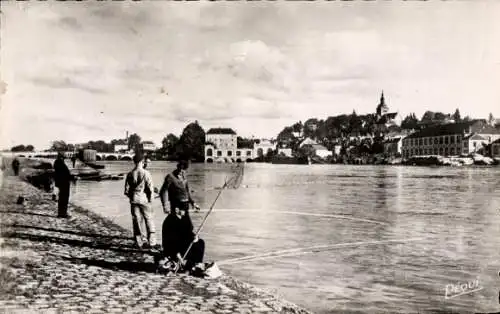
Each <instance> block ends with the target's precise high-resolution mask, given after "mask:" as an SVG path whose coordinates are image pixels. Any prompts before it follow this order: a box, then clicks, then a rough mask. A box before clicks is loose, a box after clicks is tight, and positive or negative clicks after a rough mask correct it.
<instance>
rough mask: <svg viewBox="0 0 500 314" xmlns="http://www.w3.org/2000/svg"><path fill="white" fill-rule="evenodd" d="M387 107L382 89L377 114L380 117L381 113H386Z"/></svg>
mask: <svg viewBox="0 0 500 314" xmlns="http://www.w3.org/2000/svg"><path fill="white" fill-rule="evenodd" d="M388 110H389V108H388V107H387V104H386V103H385V97H384V91H383V90H382V94H381V95H380V103H379V104H378V106H377V116H379V117H381V116H382V115H383V114H385V113H387V111H388Z"/></svg>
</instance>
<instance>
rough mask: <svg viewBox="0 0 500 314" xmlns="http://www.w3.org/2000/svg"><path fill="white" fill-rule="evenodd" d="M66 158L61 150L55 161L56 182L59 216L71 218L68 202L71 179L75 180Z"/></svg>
mask: <svg viewBox="0 0 500 314" xmlns="http://www.w3.org/2000/svg"><path fill="white" fill-rule="evenodd" d="M64 158H65V157H64V154H63V153H62V152H59V153H57V158H56V161H55V162H54V184H55V186H56V187H57V189H58V190H59V196H58V198H57V217H59V218H70V217H69V216H68V202H69V194H70V187H71V181H73V180H74V176H73V175H72V174H71V172H70V171H69V168H68V166H67V165H66V163H65V162H64Z"/></svg>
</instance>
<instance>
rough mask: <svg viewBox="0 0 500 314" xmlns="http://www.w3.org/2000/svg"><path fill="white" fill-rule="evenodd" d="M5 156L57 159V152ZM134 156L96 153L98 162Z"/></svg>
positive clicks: (65, 153) (129, 158)
mask: <svg viewBox="0 0 500 314" xmlns="http://www.w3.org/2000/svg"><path fill="white" fill-rule="evenodd" d="M2 154H3V155H5V156H17V157H26V158H49V159H55V158H56V157H57V152H5V153H2ZM73 154H75V152H72V151H71V152H64V156H65V157H66V158H71V157H72V156H73ZM133 156H134V155H133V154H129V153H101V152H97V153H96V160H98V161H99V160H109V161H111V160H127V161H128V160H132V157H133Z"/></svg>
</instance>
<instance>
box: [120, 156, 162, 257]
mask: <svg viewBox="0 0 500 314" xmlns="http://www.w3.org/2000/svg"><path fill="white" fill-rule="evenodd" d="M133 160H134V163H135V167H134V169H133V170H132V171H130V172H129V173H128V174H127V177H126V178H125V195H126V196H127V197H128V198H129V201H130V211H131V214H132V228H133V233H134V240H135V244H136V245H137V246H138V247H139V248H141V249H142V248H143V247H144V246H149V247H151V248H153V247H155V246H156V237H155V230H156V229H155V224H154V221H153V210H152V208H151V202H152V194H153V179H152V177H151V174H150V173H149V171H147V170H145V169H144V167H143V164H144V156H143V155H141V154H135V156H134V158H133ZM143 221H144V223H145V225H146V229H147V233H145V232H144V230H143V228H142V226H141V225H142V222H143Z"/></svg>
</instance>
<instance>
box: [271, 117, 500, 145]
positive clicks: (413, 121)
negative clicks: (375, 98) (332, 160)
mask: <svg viewBox="0 0 500 314" xmlns="http://www.w3.org/2000/svg"><path fill="white" fill-rule="evenodd" d="M452 120H453V121H454V122H456V123H459V122H466V121H470V120H472V119H471V118H470V117H469V116H466V117H464V118H462V117H461V114H460V111H459V109H456V110H455V112H454V113H450V114H446V113H443V112H439V111H430V110H428V111H426V112H425V113H424V114H423V115H422V117H421V118H420V119H418V118H417V116H416V115H415V113H410V114H408V115H407V116H406V117H405V118H404V119H403V120H402V122H401V124H400V125H398V124H396V123H392V124H390V123H389V124H387V123H386V122H388V121H380V117H377V116H376V114H365V115H358V114H357V113H356V111H353V112H352V113H351V114H349V115H348V114H341V115H337V116H330V117H328V118H326V119H324V120H323V119H318V118H309V119H308V120H306V121H305V122H304V123H303V122H302V121H298V122H296V123H294V124H292V125H289V126H286V127H284V128H283V129H282V131H281V132H280V133H279V134H278V137H277V141H278V145H279V146H280V147H289V148H292V149H293V150H294V151H298V150H299V147H298V146H299V145H300V141H301V140H302V139H303V138H307V137H308V138H311V139H313V140H315V141H317V142H318V143H320V144H322V145H324V146H325V147H327V148H328V149H330V150H333V148H334V146H335V145H341V146H349V145H357V146H359V147H360V149H362V150H364V151H365V152H367V153H377V152H380V151H381V150H382V149H383V147H382V141H383V139H384V135H385V134H387V133H389V132H395V133H398V132H403V131H410V132H411V131H418V130H421V129H423V128H426V127H429V126H432V125H438V124H444V123H448V122H451V121H452ZM487 120H488V122H489V123H490V124H492V125H493V124H494V121H495V119H494V117H493V115H492V114H491V113H490V114H489V117H488V119H487ZM379 133H381V134H382V136H379V135H377V134H379ZM359 138H364V139H363V140H360V139H359Z"/></svg>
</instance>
